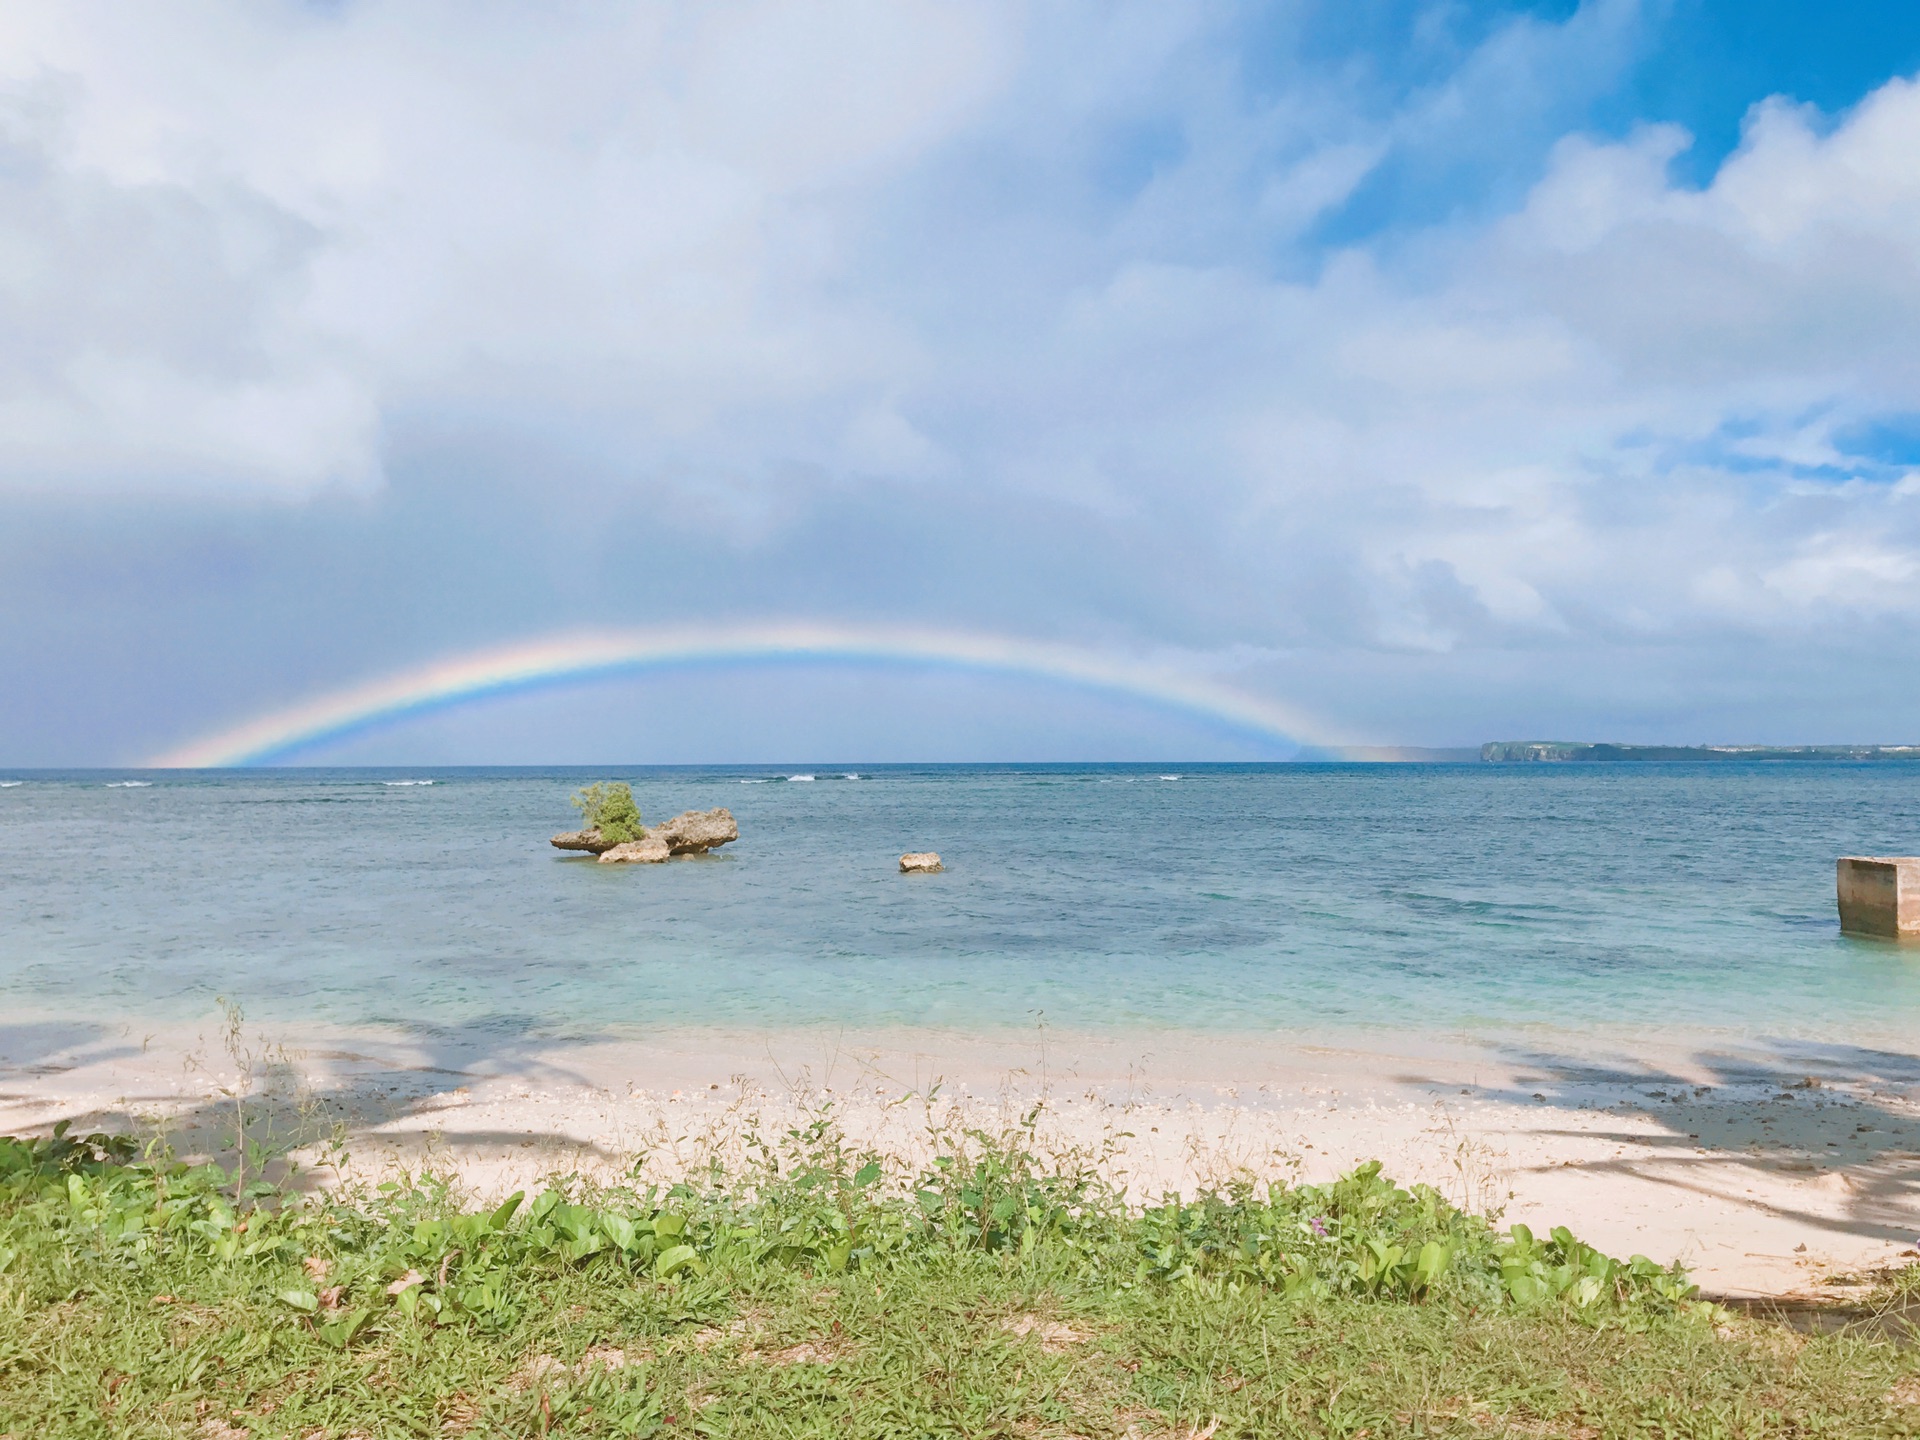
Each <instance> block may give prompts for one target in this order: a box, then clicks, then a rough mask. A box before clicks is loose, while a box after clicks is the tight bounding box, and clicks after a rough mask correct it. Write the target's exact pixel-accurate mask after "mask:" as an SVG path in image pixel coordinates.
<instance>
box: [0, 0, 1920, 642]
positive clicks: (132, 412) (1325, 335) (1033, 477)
mask: <svg viewBox="0 0 1920 1440" xmlns="http://www.w3.org/2000/svg"><path fill="white" fill-rule="evenodd" d="M1636 14H1637V9H1636V7H1634V6H1631V5H1627V4H1620V3H1616V4H1598V5H1591V6H1588V7H1586V8H1585V9H1583V10H1582V11H1581V12H1580V13H1579V15H1578V16H1577V17H1576V18H1575V20H1574V21H1572V22H1569V23H1568V24H1567V25H1563V26H1551V25H1546V24H1543V23H1540V22H1534V21H1527V22H1524V23H1518V24H1515V25H1513V26H1509V27H1507V28H1505V29H1503V30H1500V31H1499V32H1498V33H1497V34H1496V35H1495V36H1494V37H1493V39H1491V40H1490V41H1488V42H1487V44H1486V45H1485V46H1483V47H1482V48H1481V49H1480V50H1479V51H1478V52H1475V53H1474V54H1471V55H1468V56H1466V57H1464V59H1463V60H1462V63H1461V65H1460V66H1459V68H1458V72H1457V74H1455V75H1454V76H1453V77H1452V78H1451V79H1450V80H1449V81H1448V82H1446V83H1444V84H1441V85H1438V86H1436V87H1434V88H1431V89H1430V90H1428V91H1426V92H1423V93H1421V94H1419V95H1414V96H1409V97H1404V103H1403V104H1401V105H1400V106H1399V107H1398V108H1397V109H1394V108H1389V109H1388V110H1387V111H1381V110H1379V109H1378V108H1376V107H1374V106H1373V104H1372V102H1371V100H1369V99H1368V98H1367V97H1364V96H1360V95H1354V94H1348V93H1347V87H1346V86H1345V84H1344V81H1343V78H1342V77H1340V76H1337V75H1328V74H1325V73H1320V72H1316V71H1315V70H1314V69H1313V68H1311V67H1308V66H1296V67H1295V68H1294V69H1293V70H1291V71H1287V70H1285V67H1284V66H1283V67H1281V68H1282V72H1283V73H1282V76H1281V78H1280V79H1279V80H1277V81H1275V82H1273V83H1272V84H1270V85H1268V86H1266V87H1265V88H1258V87H1253V86H1251V85H1250V84H1249V83H1247V82H1246V81H1245V80H1244V78H1243V77H1242V76H1241V75H1240V74H1239V69H1240V67H1239V64H1238V61H1239V59H1240V57H1239V56H1237V55H1236V54H1235V53H1234V52H1233V50H1232V44H1233V41H1234V37H1233V35H1232V34H1231V33H1230V32H1229V31H1228V30H1226V29H1225V28H1224V26H1223V23H1222V22H1221V20H1220V18H1219V16H1218V14H1216V13H1215V12H1214V11H1212V10H1211V9H1210V8H1208V7H1205V6H1199V5H1195V6H1185V5H1173V4H1136V5H1132V6H1121V7H1117V8H1116V7H1099V8H1098V9H1092V8H1081V7H1075V6H1048V7H1031V6H1025V5H1021V4H1018V3H1015V0H1005V3H1000V4H978V5H965V6H954V5H944V4H937V3H932V0H926V3H909V0H894V3H881V0H872V3H866V4H853V3H845V4H817V5H762V4H750V3H744V0H742V3H731V4H721V3H702V4H694V3H687V4H679V5H671V4H669V5H659V6H651V7H642V8H635V9H613V8H606V9H602V8H595V7H581V8H560V9H553V8H527V9H515V8H509V7H484V8H481V9H474V8H472V7H456V6H442V5H409V6H398V5H387V4H363V5H346V6H343V7H338V8H332V9H321V8H314V9H303V8H297V7H291V6H289V7H270V6H252V7H240V6H230V5H214V4H206V5H200V6H189V7H170V8H169V9H168V10H167V11H166V12H165V13H164V14H162V13H161V12H158V11H155V10H151V9H135V10H131V11H129V10H124V9H114V10H107V9H102V8H95V7H91V6H87V5H72V6H62V7H18V8H14V9H10V10H7V11H5V12H0V57H4V58H3V59H0V115H4V125H5V129H4V139H3V140H0V145H3V146H4V150H5V158H6V162H7V163H6V164H5V165H4V167H0V486H4V487H7V488H13V489H27V488H34V489H55V490H58V491H60V492H62V493H69V494H71V493H86V492H99V491H126V490H137V489H162V490H165V489H175V488H187V487H208V486H212V487H221V488H230V489H236V490H242V491H247V490H251V491H259V492H266V493H273V494H282V495H307V494H312V493H314V492H316V491H321V490H324V489H326V488H327V487H330V486H336V485H345V486H362V487H366V486H372V485H376V484H377V483H378V478H379V475H380V472H381V467H382V464H383V457H384V454H385V451H384V449H383V446H384V443H385V440H384V437H385V436H386V434H387V433H388V432H389V431H390V429H391V427H392V426H393V424H394V423H395V422H396V417H407V416H417V415H420V414H434V413H448V414H456V415H472V414H481V415H486V416H489V417H498V416H502V415H509V416H513V417H516V418H517V419H519V420H520V421H522V422H523V423H524V424H525V426H526V427H527V428H528V429H530V430H533V431H539V430H541V429H542V428H543V427H544V428H545V429H546V430H548V431H551V432H552V433H554V434H556V435H564V436H566V437H567V438H566V440H565V441H564V443H562V442H558V441H556V445H559V446H560V447H561V448H565V446H568V445H572V446H577V447H580V448H585V449H590V450H594V451H596V452H597V453H602V454H607V455H614V456H618V457H619V459H618V462H617V464H614V465H613V467H612V468H613V469H615V470H616V471H618V473H619V474H620V476H621V477H622V478H623V480H624V481H625V483H629V484H632V485H637V486H650V487H656V488H659V487H665V488H666V489H668V490H670V491H672V492H673V498H672V501H671V503H670V504H669V505H667V506H666V507H665V513H667V514H668V515H669V517H670V518H674V519H675V520H676V523H686V524H689V525H692V524H696V523H699V524H707V525H710V526H713V527H717V528H719V529H721V530H723V531H727V530H732V531H737V532H740V533H741V534H750V535H752V536H753V537H757V539H756V543H758V542H759V541H761V540H764V538H765V537H766V536H767V535H769V534H772V533H775V532H777V531H779V529H780V528H781V527H782V526H787V525H792V524H796V523H798V521H799V517H802V516H804V515H805V514H806V513H807V507H808V506H809V504H810V503H812V502H813V501H814V500H815V499H817V498H825V499H831V500H833V501H834V503H844V502H846V500H847V497H848V495H849V494H853V493H857V487H858V486H860V485H864V484H872V483H882V484H891V483H893V482H911V483H909V484H908V485H907V487H906V488H907V489H908V490H910V491H911V490H913V489H914V486H916V485H918V486H920V487H921V488H922V489H925V490H939V489H948V488H951V489H959V490H964V491H966V492H968V493H969V494H972V495H975V496H985V497H989V498H990V500H991V503H993V504H994V505H997V506H999V507H1001V509H1002V511H1003V513H1004V514H1005V515H1006V516H1007V517H1008V523H1009V524H1019V523H1023V519H1022V517H1025V516H1028V515H1030V514H1039V513H1041V512H1042V511H1045V513H1047V514H1055V513H1058V507H1066V509H1067V511H1068V512H1070V513H1075V514H1078V515H1081V516H1084V517H1085V518H1086V521H1087V527H1088V534H1089V536H1091V535H1094V534H1096V533H1097V534H1099V535H1102V536H1106V537H1113V536H1124V537H1128V538H1127V539H1126V541H1125V544H1124V545H1123V544H1121V542H1118V541H1115V542H1113V543H1114V545H1115V547H1117V548H1115V549H1112V550H1109V551H1105V552H1101V551H1098V550H1097V547H1095V546H1094V543H1093V541H1092V540H1088V541H1087V542H1086V543H1085V545H1084V546H1081V547H1078V548H1076V551H1075V555H1074V557H1073V559H1072V564H1069V563H1068V562H1066V561H1063V570H1062V577H1061V583H1062V584H1074V583H1079V582H1078V579H1077V578H1076V577H1078V576H1080V575H1081V574H1082V573H1083V572H1082V571H1074V570H1073V569H1072V565H1075V564H1077V565H1080V566H1082V567H1097V566H1101V565H1109V564H1116V563H1119V561H1118V560H1117V559H1116V558H1115V557H1116V555H1117V554H1118V553H1119V552H1120V551H1121V550H1124V549H1126V547H1127V546H1132V547H1134V549H1135V550H1137V551H1138V552H1142V553H1152V551H1153V548H1154V546H1156V545H1167V546H1171V545H1173V544H1175V543H1178V544H1179V545H1180V546H1181V547H1182V549H1181V553H1182V554H1184V555H1190V556H1195V557H1201V558H1200V559H1198V560H1197V561H1196V563H1201V564H1204V566H1205V570H1206V579H1207V586H1206V587H1201V588H1202V590H1203V591H1206V590H1210V591H1211V592H1213V593H1214V594H1216V595H1217V596H1218V600H1217V608H1216V609H1215V610H1213V611H1209V609H1208V605H1209V603H1211V602H1210V600H1209V599H1208V596H1207V595H1206V594H1204V593H1203V594H1201V595H1200V596H1199V597H1196V596H1195V594H1194V593H1192V590H1191V587H1190V588H1189V590H1187V591H1185V592H1182V593H1181V594H1180V595H1179V596H1178V605H1176V604H1175V601H1174V598H1172V596H1171V592H1169V595H1168V596H1167V597H1165V601H1166V603H1165V606H1164V608H1165V609H1166V610H1167V611H1168V612H1169V613H1170V612H1171V611H1172V610H1174V609H1176V608H1181V607H1184V608H1183V609H1182V614H1183V615H1185V616H1187V617H1188V619H1189V620H1191V622H1192V623H1193V624H1194V625H1195V626H1197V627H1200V628H1205V627H1206V626H1207V625H1211V626H1212V627H1213V630H1214V631H1215V632H1216V638H1217V641H1218V643H1219V644H1221V645H1223V646H1225V645H1228V644H1233V643H1251V644H1261V645H1300V644H1325V645H1342V644H1351V645H1361V646H1373V647H1381V648H1385V649H1389V650H1392V649H1399V648H1405V649H1409V650H1415V651H1422V652H1437V653H1445V652H1448V651H1450V650H1454V649H1457V648H1461V647H1473V646H1497V645H1501V644H1530V643H1534V642H1535V641H1538V640H1542V639H1553V638H1556V637H1566V636H1570V635H1577V634H1580V633H1587V634H1590V635H1595V636H1608V637H1618V636H1622V635H1626V636H1632V635H1670V634H1674V633H1678V632H1684V631H1688V630H1689V629H1694V630H1703V629H1714V628H1716V627H1724V626H1728V625H1732V626H1736V627H1741V626H1744V627H1751V628H1754V629H1758V630H1769V629H1775V628H1778V627H1780V626H1782V625H1787V626H1793V625H1801V626H1810V625H1818V624H1822V623H1826V622H1827V621H1828V620H1829V619H1831V618H1832V617H1833V616H1835V615H1844V614H1848V613H1857V612H1871V613H1875V614H1899V615H1906V616H1911V615H1912V614H1913V607H1914V606H1915V605H1917V604H1920V593H1916V588H1915V585H1914V579H1913V577H1914V575H1915V574H1916V573H1917V572H1916V568H1915V567H1916V557H1917V556H1920V526H1917V525H1916V520H1915V516H1914V515H1913V514H1911V513H1909V512H1910V511H1911V510H1912V508H1913V507H1911V505H1909V504H1906V503H1904V502H1903V501H1902V500H1900V498H1899V497H1897V496H1896V495H1895V494H1894V493H1893V492H1892V489H1891V486H1892V484H1893V482H1895V481H1896V480H1897V479H1898V477H1897V476H1890V475H1882V474H1880V473H1879V471H1878V470H1876V468H1875V465H1874V464H1873V463H1871V462H1869V461H1868V460H1865V459H1863V458H1861V457H1858V456H1855V455H1853V454H1851V453H1850V452H1849V450H1848V448H1847V445H1846V444H1845V436H1846V434H1847V433H1848V431H1849V427H1852V426H1856V425H1858V424H1859V423H1861V422H1863V421H1868V420H1872V419H1873V418H1875V417H1877V416H1885V415H1891V414H1900V413H1908V412H1914V411H1920V347H1916V346H1915V345H1914V344H1913V340H1912V337H1913V336H1914V335H1915V334H1916V333H1920V87H1916V86H1915V85H1913V84H1910V83H1907V82H1903V81H1895V82H1893V83H1891V84H1889V85H1887V86H1886V87H1884V88H1883V89H1881V90H1880V91H1878V92H1877V93H1876V94H1874V95H1873V96H1871V97H1869V98H1868V100H1867V101H1865V102H1864V103H1863V104H1862V105H1861V106H1860V107H1858V109H1857V110H1856V111H1855V112H1853V113H1852V114H1850V115H1847V116H1845V117H1841V118H1840V119H1839V120H1838V121H1837V123H1831V124H1829V122H1828V120H1827V119H1826V117H1820V116H1817V115H1812V114H1809V113H1808V112H1806V111H1804V110H1801V109H1797V108H1794V107H1792V106H1789V105H1787V104H1785V103H1784V102H1770V103H1768V104H1766V105H1764V106H1761V107H1759V108H1758V109H1757V110H1756V111H1755V113H1754V114H1753V116H1752V117H1751V120H1750V123H1749V126H1748V130H1747V133H1746V138H1745V141H1744V143H1743V145H1742V146H1741V148H1740V150H1739V151H1738V153H1736V154H1735V155H1734V156H1733V157H1732V158H1731V159H1729V160H1728V161H1727V163H1726V164H1725V165H1724V166H1723V167H1722V168H1721V170H1720V172H1719V173H1718V174H1717V175H1716V176H1715V177H1714V179H1713V180H1712V182H1711V183H1710V184H1709V185H1707V186H1706V187H1705V188H1704V189H1699V190H1694V189H1690V188H1687V187H1685V186H1683V185H1679V184H1677V183H1675V182H1674V181H1673V180H1672V179H1671V178H1670V174H1669V162H1670V161H1671V160H1672V159H1673V157H1674V156H1675V155H1676V154H1677V153H1678V152H1679V151H1680V150H1681V149H1682V148H1683V147H1684V145H1685V144H1686V137H1685V136H1684V135H1682V134H1681V133H1679V132H1677V131H1675V130H1673V129H1672V128H1670V127H1651V128H1648V129H1645V130H1643V131H1641V132H1639V133H1636V134H1634V135H1632V136H1630V137H1628V138H1627V139H1625V140H1619V141H1613V140H1605V139H1596V138H1591V137H1579V136H1573V137H1569V138H1566V139H1565V140H1564V141H1563V142H1562V143H1561V144H1560V146H1559V147H1558V148H1557V149H1556V150H1555V151H1554V152H1553V155H1552V157H1551V160H1550V162H1549V164H1548V167H1547V170H1546V173H1545V174H1544V176H1542V177H1541V178H1540V179H1539V180H1538V183H1537V184H1534V185H1533V186H1532V188H1531V190H1530V192H1528V193H1527V194H1526V195H1525V196H1524V198H1523V199H1522V201H1521V202H1520V203H1518V205H1517V208H1514V209H1513V210H1512V211H1511V213H1509V214H1507V215H1505V216H1504V217H1501V218H1497V219H1495V220H1493V221H1490V222H1489V221H1475V220H1471V219H1463V220H1451V221H1447V222H1445V223H1436V224H1435V225H1433V226H1432V227H1431V228H1430V229H1429V230H1427V231H1425V232H1423V233H1414V234H1408V233H1405V232H1404V231H1401V232H1399V233H1395V234H1394V235H1392V236H1391V237H1389V238H1388V239H1385V240H1381V241H1379V242H1377V243H1365V244H1362V243H1357V242H1356V243H1355V244H1354V245H1352V246H1351V247H1349V248H1348V249H1346V250H1344V251H1341V252H1335V253H1329V254H1316V253H1315V252H1314V251H1313V250H1312V249H1311V248H1310V247H1307V246H1306V245H1305V244H1304V242H1302V240H1301V237H1302V236H1303V235H1306V234H1308V233H1310V232H1311V229H1312V227H1313V225H1314V224H1315V223H1316V222H1317V221H1318V220H1320V219H1323V218H1324V217H1325V216H1326V215H1327V214H1328V213H1329V211H1330V210H1332V209H1334V208H1336V207H1338V206H1339V205H1341V204H1342V203H1344V202H1345V201H1346V200H1347V199H1348V198H1349V197H1350V196H1352V195H1353V194H1355V193H1356V191H1357V189H1358V187H1360V186H1362V185H1363V184H1364V183H1365V182H1366V180H1367V178H1368V177H1369V176H1370V175H1372V174H1374V173H1375V172H1376V170H1377V168H1378V167H1380V166H1381V165H1383V164H1385V163H1387V162H1388V161H1390V160H1391V159H1392V158H1393V157H1394V156H1396V155H1401V156H1404V155H1405V154H1407V153H1410V151H1417V150H1418V149H1419V148H1420V146H1421V145H1423V144H1427V145H1428V146H1429V148H1431V142H1432V137H1433V136H1434V135H1436V134H1439V133H1441V131H1443V130H1444V131H1445V133H1447V134H1449V135H1453V136H1456V137H1468V139H1462V140H1460V141H1459V143H1460V144H1461V145H1463V146H1466V145H1468V141H1469V140H1471V146H1469V148H1471V147H1472V146H1478V147H1481V148H1486V147H1490V146H1494V145H1496V144H1497V143H1499V140H1500V137H1501V135H1502V134H1504V133H1506V131H1505V130H1504V129H1503V127H1511V126H1512V125H1515V124H1519V123H1523V122H1524V120H1525V118H1526V117H1528V116H1531V117H1534V118H1536V119H1537V118H1538V117H1539V116H1540V115H1543V114H1546V115H1552V114H1556V113H1558V112H1557V111H1556V110H1555V109H1554V106H1555V105H1557V104H1558V103H1560V102H1559V100H1558V99H1557V98H1556V97H1557V95H1558V94H1559V92H1561V91H1565V92H1568V93H1576V94H1577V93H1584V91H1583V87H1585V89H1589V90H1590V89H1592V88H1594V87H1595V86H1598V85H1600V84H1601V83H1602V82H1603V81H1604V80H1605V79H1606V77H1608V76H1610V75H1612V74H1614V73H1616V72H1617V69H1618V67H1619V65H1620V64H1621V63H1623V62H1622V56H1623V55H1625V54H1626V53H1627V52H1628V51H1629V50H1630V49H1631V45H1632V43H1633V34H1634V30H1633V26H1634V24H1635V23H1636V22H1635V16H1636ZM1583 67H1585V68H1584V69H1583ZM1490 95H1491V96H1492V97H1493V98H1491V99H1489V98H1488V97H1489V96H1490ZM1496 101H1497V103H1495V102H1496ZM1476 106H1479V107H1480V108H1479V109H1478V110H1476V109H1475V107H1476ZM1516 117H1520V118H1518V119H1516ZM1447 127H1452V128H1450V129H1449V128H1447ZM926 482H934V483H933V484H931V485H929V484H927V483H926ZM850 486H851V487H855V489H854V490H849V488H848V487H850ZM914 493H919V492H918V491H915V492H914ZM930 523H931V522H930ZM1035 523H1038V522H1035ZM955 543H956V544H958V543H961V542H960V541H959V540H956V541H955ZM965 562H966V557H961V558H960V561H959V562H957V568H964V564H965ZM790 578H792V580H793V583H794V585H796V586H802V585H804V581H805V576H804V575H796V576H794V577H790ZM1173 583H1174V581H1173V579H1172V577H1170V576H1156V575H1153V574H1145V575H1142V576H1141V578H1140V585H1141V586H1142V587H1146V588H1149V589H1150V588H1151V587H1153V586H1154V585H1156V584H1165V585H1169V586H1171V585H1172V584H1173ZM1151 598H1152V597H1151V596H1150V597H1149V599H1150V600H1151ZM956 603H959V604H964V603H965V597H961V598H960V599H959V600H958V601H957V602H956ZM1149 608H1151V607H1150V606H1149ZM1194 617H1198V618H1194ZM1142 623H1146V622H1142ZM1182 623H1187V621H1183V622H1182Z"/></svg>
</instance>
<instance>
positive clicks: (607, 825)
mask: <svg viewBox="0 0 1920 1440" xmlns="http://www.w3.org/2000/svg"><path fill="white" fill-rule="evenodd" d="M573 808H574V809H576V810H578V811H579V812H580V818H581V819H582V821H584V822H585V824H586V828H587V829H589V830H598V831H599V832H600V838H601V839H602V840H604V841H606V842H608V843H609V844H612V845H624V844H625V843H626V842H627V841H629V840H638V839H641V838H642V837H643V836H645V835H646V833H647V828H646V826H645V825H644V824H642V823H641V820H640V807H639V806H638V805H636V804H634V802H633V787H632V786H630V785H629V784H627V782H626V781H624V780H606V781H599V780H596V781H595V782H594V783H593V784H591V785H588V786H587V787H585V788H584V789H582V790H579V791H576V792H575V794H574V797H573Z"/></svg>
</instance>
